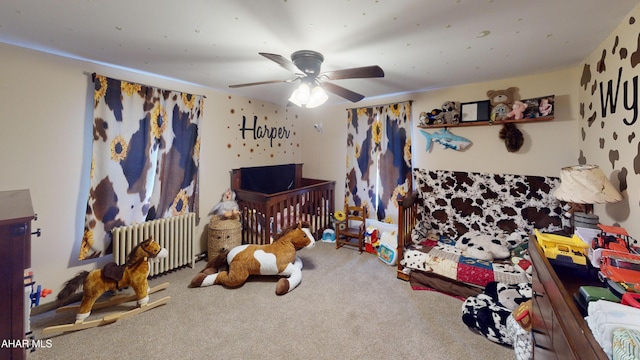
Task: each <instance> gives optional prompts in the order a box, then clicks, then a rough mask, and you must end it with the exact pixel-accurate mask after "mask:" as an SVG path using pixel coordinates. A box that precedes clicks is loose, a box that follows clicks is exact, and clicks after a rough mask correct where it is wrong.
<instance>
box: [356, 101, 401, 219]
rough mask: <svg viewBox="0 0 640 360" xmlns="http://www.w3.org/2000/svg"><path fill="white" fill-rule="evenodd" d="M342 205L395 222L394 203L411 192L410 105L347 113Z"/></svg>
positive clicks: (361, 109)
mask: <svg viewBox="0 0 640 360" xmlns="http://www.w3.org/2000/svg"><path fill="white" fill-rule="evenodd" d="M347 112H348V125H347V175H346V181H345V199H344V201H345V205H346V204H349V205H357V206H361V205H364V206H365V207H366V208H367V209H368V212H369V217H370V218H376V219H377V220H380V221H384V222H387V223H394V224H396V223H397V222H398V199H400V198H401V197H402V196H404V195H405V194H406V193H407V191H409V189H410V188H411V102H410V101H407V102H403V103H398V104H391V105H384V106H376V107H362V108H354V109H348V110H347Z"/></svg>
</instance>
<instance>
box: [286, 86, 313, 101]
mask: <svg viewBox="0 0 640 360" xmlns="http://www.w3.org/2000/svg"><path fill="white" fill-rule="evenodd" d="M310 97H311V88H309V85H307V84H306V83H305V82H302V84H300V86H298V87H297V88H296V89H295V90H294V91H293V93H292V94H291V97H290V98H289V101H291V102H292V103H294V104H296V105H298V106H300V107H302V106H303V105H305V104H306V103H308V102H309V98H310Z"/></svg>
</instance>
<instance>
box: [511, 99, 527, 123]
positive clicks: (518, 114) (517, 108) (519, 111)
mask: <svg viewBox="0 0 640 360" xmlns="http://www.w3.org/2000/svg"><path fill="white" fill-rule="evenodd" d="M511 109H512V110H511V111H510V112H509V113H508V114H507V118H509V119H516V120H520V119H522V118H524V112H525V110H527V104H525V103H523V102H522V101H520V100H516V101H514V102H513V105H512V106H511Z"/></svg>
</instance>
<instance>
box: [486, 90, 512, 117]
mask: <svg viewBox="0 0 640 360" xmlns="http://www.w3.org/2000/svg"><path fill="white" fill-rule="evenodd" d="M517 91H518V88H515V87H510V88H508V89H506V90H489V91H487V97H488V98H489V102H490V104H491V117H490V120H491V121H500V120H505V119H507V114H509V112H510V111H511V106H512V105H513V102H514V100H515V95H516V92H517Z"/></svg>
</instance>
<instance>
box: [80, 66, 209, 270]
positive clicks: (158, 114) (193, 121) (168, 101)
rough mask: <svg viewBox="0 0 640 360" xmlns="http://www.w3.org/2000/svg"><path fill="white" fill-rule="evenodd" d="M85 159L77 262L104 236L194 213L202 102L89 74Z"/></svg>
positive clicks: (101, 247) (105, 242)
mask: <svg viewBox="0 0 640 360" xmlns="http://www.w3.org/2000/svg"><path fill="white" fill-rule="evenodd" d="M94 84H95V90H94V118H93V156H92V160H91V174H90V189H89V196H88V201H87V210H86V211H87V212H86V215H85V227H84V235H83V238H82V244H81V248H80V255H79V259H80V260H83V259H89V258H95V257H99V256H103V255H106V254H109V253H111V232H110V231H111V229H113V228H115V227H118V226H124V225H131V224H134V223H142V222H144V221H146V220H154V219H161V218H168V217H172V216H176V215H181V214H184V213H187V212H196V213H197V211H198V204H197V200H198V196H197V195H198V165H199V157H200V155H199V152H200V135H199V132H198V125H199V122H200V118H201V116H202V106H203V100H204V97H203V96H201V95H191V94H185V93H180V92H177V91H171V90H163V89H158V88H153V87H150V86H145V85H140V84H135V83H131V82H128V81H124V80H116V79H111V78H107V77H105V76H102V75H94Z"/></svg>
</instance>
